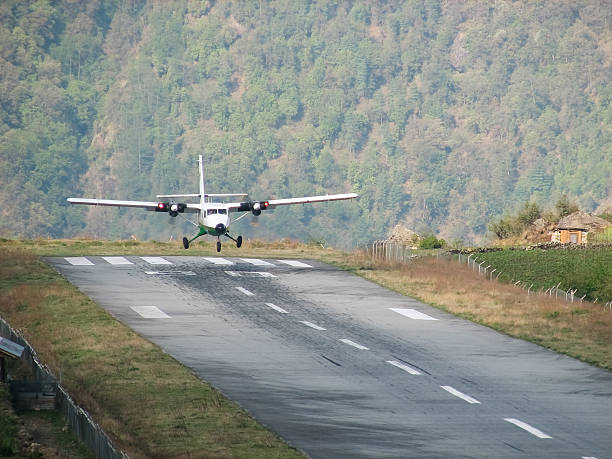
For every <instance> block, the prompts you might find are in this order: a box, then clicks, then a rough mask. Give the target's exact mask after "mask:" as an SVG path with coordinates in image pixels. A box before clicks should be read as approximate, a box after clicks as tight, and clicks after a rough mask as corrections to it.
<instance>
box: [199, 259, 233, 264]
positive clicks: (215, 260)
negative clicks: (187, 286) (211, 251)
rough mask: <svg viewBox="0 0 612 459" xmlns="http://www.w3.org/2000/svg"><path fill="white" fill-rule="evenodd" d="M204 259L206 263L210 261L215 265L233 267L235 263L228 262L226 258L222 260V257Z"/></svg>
mask: <svg viewBox="0 0 612 459" xmlns="http://www.w3.org/2000/svg"><path fill="white" fill-rule="evenodd" d="M202 258H204V259H205V260H206V261H209V262H211V263H213V264H215V265H227V266H229V265H233V264H234V262H233V261H229V260H226V259H225V258H221V257H202Z"/></svg>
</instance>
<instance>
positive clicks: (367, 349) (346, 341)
mask: <svg viewBox="0 0 612 459" xmlns="http://www.w3.org/2000/svg"><path fill="white" fill-rule="evenodd" d="M338 341H342V342H343V343H344V344H348V345H349V346H353V347H356V348H357V349H361V350H362V351H369V350H370V348H368V347H365V346H362V345H361V344H357V343H356V342H355V341H351V340H350V339H346V338H343V339H340V340H338Z"/></svg>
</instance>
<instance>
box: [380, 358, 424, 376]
mask: <svg viewBox="0 0 612 459" xmlns="http://www.w3.org/2000/svg"><path fill="white" fill-rule="evenodd" d="M387 363H390V364H391V365H393V366H395V367H397V368H401V369H402V370H404V371H407V372H408V373H410V374H411V375H420V374H421V372H420V371H417V370H415V369H414V368H412V367H411V366H408V365H406V364H405V363H402V362H398V361H397V360H387Z"/></svg>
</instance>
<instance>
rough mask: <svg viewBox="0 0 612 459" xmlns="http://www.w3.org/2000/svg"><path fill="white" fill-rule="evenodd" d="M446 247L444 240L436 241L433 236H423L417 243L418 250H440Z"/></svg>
mask: <svg viewBox="0 0 612 459" xmlns="http://www.w3.org/2000/svg"><path fill="white" fill-rule="evenodd" d="M445 245H446V241H445V240H444V239H438V238H436V236H434V235H433V234H430V235H426V236H423V239H421V241H420V242H419V248H420V249H441V248H442V247H444V246H445Z"/></svg>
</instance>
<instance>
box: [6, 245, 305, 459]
mask: <svg viewBox="0 0 612 459" xmlns="http://www.w3.org/2000/svg"><path fill="white" fill-rule="evenodd" d="M64 243H66V244H67V245H63V244H64ZM20 244H21V247H20ZM27 244H28V242H25V241H24V242H23V243H18V244H15V243H12V244H3V246H0V248H1V249H2V250H1V253H0V279H1V280H0V314H1V315H2V316H3V317H5V318H6V319H7V320H8V321H9V323H11V324H12V326H13V327H15V328H19V329H21V330H22V331H23V332H24V333H25V335H26V337H27V339H28V340H29V341H30V342H31V343H32V345H33V346H34V347H35V348H36V349H37V351H38V353H39V355H40V356H41V357H42V360H43V361H44V362H45V363H46V364H48V365H49V366H50V367H51V369H52V371H53V372H54V373H55V374H56V375H60V374H61V376H62V383H63V385H64V386H65V387H66V389H67V390H68V391H69V393H70V394H71V395H72V396H73V398H74V399H75V401H76V402H77V403H79V404H80V405H81V406H82V407H84V408H85V409H86V410H87V411H89V412H90V413H91V414H92V416H93V418H94V419H95V420H96V422H98V423H99V424H100V425H101V426H102V428H103V429H104V430H105V431H106V433H107V434H109V436H110V437H111V438H112V439H113V441H114V443H115V444H116V445H117V446H118V447H119V448H121V449H122V450H124V451H126V452H127V453H128V454H129V455H130V457H132V458H139V457H270V458H281V457H282V458H290V457H302V455H301V454H300V453H299V452H298V451H297V450H295V449H294V448H292V447H290V446H288V445H287V444H285V443H284V442H283V441H282V440H280V438H278V436H277V435H275V434H274V433H272V432H270V431H269V430H267V429H266V428H264V427H263V426H262V425H260V424H259V423H257V422H256V421H255V420H254V419H253V418H252V417H250V416H249V415H248V414H247V413H246V412H244V411H243V410H242V409H240V408H239V407H238V406H237V405H236V404H235V403H233V402H231V401H229V400H227V399H226V398H225V397H224V396H222V395H221V394H220V393H219V392H218V391H216V390H215V389H214V388H212V387H211V386H209V385H208V384H207V383H205V382H204V381H202V380H201V379H199V378H198V377H197V376H196V375H194V374H193V372H192V371H191V370H189V369H188V368H186V367H184V366H183V365H181V364H180V363H179V362H177V361H176V360H174V359H173V358H172V357H170V356H169V355H168V354H166V353H164V352H163V351H162V350H161V349H160V348H159V347H157V346H155V345H153V344H151V343H150V342H148V341H146V340H144V339H143V338H141V337H140V336H138V335H137V334H136V333H134V332H133V331H132V330H130V329H129V328H127V327H125V326H124V325H123V324H121V323H120V322H119V321H117V320H115V319H114V318H113V317H112V316H110V315H109V314H108V313H106V311H104V310H103V309H101V308H99V307H98V306H97V305H96V304H95V303H93V302H92V301H91V300H90V299H89V298H87V297H85V296H84V295H83V294H82V293H81V292H80V291H79V290H78V289H77V288H76V287H74V286H73V285H71V284H70V283H68V282H67V281H66V280H64V279H63V278H62V277H61V276H59V274H57V273H56V272H55V271H54V270H53V269H51V268H50V267H49V266H48V265H46V264H45V263H43V262H42V261H41V260H40V259H39V258H38V257H37V256H34V255H33V254H32V252H34V250H30V251H29V250H27V249H25V247H24V246H25V245H27ZM29 244H31V247H36V245H35V244H34V243H29ZM11 245H12V247H11ZM121 245H122V244H121V243H110V244H108V247H107V246H106V244H102V245H101V244H100V243H99V241H94V244H91V243H89V242H83V241H80V243H79V244H77V245H76V247H77V250H78V251H79V253H81V254H83V253H88V254H89V253H92V252H90V251H94V250H95V251H96V252H97V253H100V252H103V253H121V254H125V253H126V250H125V249H124V248H122V247H121ZM140 245H141V244H138V245H137V246H135V245H133V244H132V245H131V246H130V247H131V248H132V249H134V248H139V249H140ZM143 245H145V247H146V248H145V250H150V247H151V246H150V245H148V244H143ZM154 245H155V247H161V249H160V250H162V251H164V253H166V252H168V251H169V248H168V247H167V246H166V245H160V244H154ZM72 247H74V246H73V245H72V244H70V243H69V242H65V241H64V242H61V241H44V242H43V243H41V244H40V246H38V251H41V252H45V253H46V254H51V253H56V252H61V251H63V250H66V249H67V248H68V250H71V248H72ZM172 250H175V251H176V252H178V253H180V252H179V251H178V250H177V249H176V248H173V249H172ZM147 253H151V252H147ZM157 253H159V252H157ZM7 438H8V437H7ZM7 448H8V446H7Z"/></svg>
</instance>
